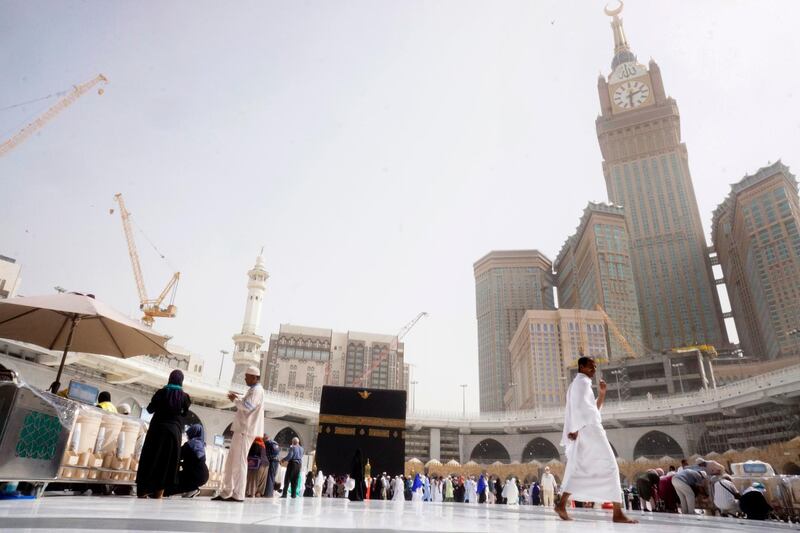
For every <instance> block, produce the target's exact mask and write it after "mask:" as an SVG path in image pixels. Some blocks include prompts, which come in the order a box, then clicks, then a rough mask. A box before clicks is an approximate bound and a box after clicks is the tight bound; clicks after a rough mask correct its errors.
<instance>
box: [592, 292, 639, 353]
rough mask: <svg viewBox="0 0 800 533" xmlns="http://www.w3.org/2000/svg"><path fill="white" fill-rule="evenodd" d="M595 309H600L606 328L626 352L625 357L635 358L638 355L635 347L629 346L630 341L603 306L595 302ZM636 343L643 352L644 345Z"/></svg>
mask: <svg viewBox="0 0 800 533" xmlns="http://www.w3.org/2000/svg"><path fill="white" fill-rule="evenodd" d="M596 309H597V310H598V311H600V313H601V314H602V315H603V320H604V321H605V323H606V326H608V329H610V330H611V333H612V334H613V335H614V337H615V338H616V339H617V341H618V342H619V343H620V344H621V345H622V348H623V349H624V350H625V353H626V354H627V358H628V359H635V358H636V357H638V354H637V352H636V349H634V348H633V346H631V344H630V342H628V339H626V338H625V335H623V334H622V332H621V331H620V329H619V328H618V327H617V324H616V323H615V322H614V321H613V320H612V319H611V317H610V316H608V314H607V313H606V311H605V309H603V306H602V305H600V304H597V306H596ZM636 344H637V349H638V350H639V352H640V353H644V352H645V350H644V346H641V345H639V344H638V343H636Z"/></svg>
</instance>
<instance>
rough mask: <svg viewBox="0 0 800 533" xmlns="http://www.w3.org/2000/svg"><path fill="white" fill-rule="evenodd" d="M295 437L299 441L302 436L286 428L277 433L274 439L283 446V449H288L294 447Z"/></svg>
mask: <svg viewBox="0 0 800 533" xmlns="http://www.w3.org/2000/svg"><path fill="white" fill-rule="evenodd" d="M295 437H297V438H298V439H299V438H300V435H298V434H297V432H296V431H295V430H293V429H292V428H290V427H289V426H286V427H285V428H283V429H282V430H280V431H279V432H278V433H276V434H275V436H274V437H273V439H274V440H275V442H277V443H278V444H280V445H281V448H288V447H289V446H291V445H292V439H293V438H295Z"/></svg>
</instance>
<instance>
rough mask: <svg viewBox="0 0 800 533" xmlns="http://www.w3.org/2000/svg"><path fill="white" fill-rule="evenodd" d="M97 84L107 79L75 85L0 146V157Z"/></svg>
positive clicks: (102, 78)
mask: <svg viewBox="0 0 800 533" xmlns="http://www.w3.org/2000/svg"><path fill="white" fill-rule="evenodd" d="M99 83H104V84H105V83H108V78H106V77H105V76H103V75H102V74H98V75H97V77H95V78H94V79H92V80H89V81H87V82H86V83H82V84H80V85H75V86H73V88H72V91H70V92H69V94H67V95H66V96H64V97H63V98H62V99H61V100H59V101H58V102H56V103H55V105H53V107H51V108H50V109H48V110H47V111H45V112H44V113H42V114H41V115H39V116H38V117H36V119H35V120H34V121H33V122H31V123H30V124H28V125H27V126H25V127H24V128H22V129H21V130H19V131H18V132H17V133H16V134H15V135H13V136H12V137H11V138H10V139H8V140H7V141H5V142H3V144H0V157H2V156H4V155H6V154H7V153H8V152H10V151H11V150H13V149H14V148H15V147H16V146H17V145H18V144H20V143H22V142H23V141H25V139H27V138H28V137H30V136H31V135H33V134H34V133H36V131H37V130H39V129H40V128H42V127H43V126H44V125H45V124H47V123H48V122H50V121H51V120H52V119H53V118H55V116H56V115H58V114H59V113H61V112H62V111H64V110H65V109H66V108H68V107H69V106H71V105H72V104H73V103H75V101H76V100H77V99H78V98H80V97H81V96H83V95H84V94H86V93H87V92H88V91H89V90H91V89H92V88H93V87H95V86H96V85H97V84H99ZM97 94H99V95H102V94H103V89H102V88H100V89H98V90H97Z"/></svg>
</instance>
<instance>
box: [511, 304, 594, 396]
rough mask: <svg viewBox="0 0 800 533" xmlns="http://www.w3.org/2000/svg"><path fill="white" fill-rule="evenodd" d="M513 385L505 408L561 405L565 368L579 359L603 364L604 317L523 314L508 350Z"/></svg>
mask: <svg viewBox="0 0 800 533" xmlns="http://www.w3.org/2000/svg"><path fill="white" fill-rule="evenodd" d="M509 354H510V356H511V377H512V386H511V387H510V389H509V391H508V392H507V393H506V395H505V398H504V401H505V403H506V409H509V410H513V409H533V408H536V407H558V406H562V405H564V399H565V394H566V391H567V387H568V386H569V383H568V377H569V369H570V368H573V367H575V366H577V363H578V359H579V358H580V357H581V356H582V355H586V356H588V357H593V358H595V360H597V361H598V362H600V361H604V360H607V359H608V351H607V347H606V330H605V317H604V316H603V314H602V313H600V312H599V311H585V310H580V309H563V308H562V309H558V310H557V311H527V312H526V313H525V314H524V316H523V318H522V321H521V322H520V324H519V327H518V328H517V330H516V332H515V333H514V336H513V338H512V339H511V344H510V346H509Z"/></svg>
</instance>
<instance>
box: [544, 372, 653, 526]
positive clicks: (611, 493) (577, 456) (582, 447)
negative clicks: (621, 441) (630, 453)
mask: <svg viewBox="0 0 800 533" xmlns="http://www.w3.org/2000/svg"><path fill="white" fill-rule="evenodd" d="M596 371H597V365H596V364H595V362H594V359H592V358H591V357H581V358H580V359H578V375H576V376H575V379H574V380H573V381H572V384H571V385H570V386H569V389H567V406H566V409H565V412H564V431H563V434H562V437H561V445H562V446H564V447H565V448H566V452H565V453H566V456H567V467H566V470H565V471H564V480H563V481H562V482H561V499H560V500H559V501H558V504H557V505H556V506H555V511H556V513H557V514H558V516H560V517H561V519H562V520H572V518H570V516H569V515H568V514H567V502H568V501H569V498H570V496H572V497H574V498H575V499H577V500H579V501H589V502H601V503H602V502H611V503H613V505H614V515H613V521H614V522H622V523H626V524H635V523H636V522H637V521H636V520H632V519H630V518H628V517H627V516H625V513H623V512H622V489H621V488H620V483H619V467H617V460H616V458H615V457H614V452H613V450H612V449H611V444H609V442H608V437H606V431H605V430H604V429H603V424H602V419H601V418H600V408H601V407H602V406H603V401H605V398H606V382H605V381H603V380H600V384H599V385H598V387H597V388H598V394H597V400H595V397H594V393H593V392H592V378H593V377H594V374H595V372H596Z"/></svg>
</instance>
